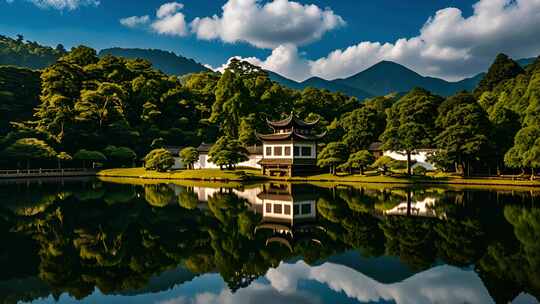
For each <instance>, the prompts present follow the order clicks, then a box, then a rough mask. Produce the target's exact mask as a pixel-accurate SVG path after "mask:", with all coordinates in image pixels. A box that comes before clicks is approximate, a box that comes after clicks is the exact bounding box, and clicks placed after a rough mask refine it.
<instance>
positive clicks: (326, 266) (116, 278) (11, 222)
mask: <svg viewBox="0 0 540 304" xmlns="http://www.w3.org/2000/svg"><path fill="white" fill-rule="evenodd" d="M0 198H1V199H0V235H1V239H2V242H1V243H0V269H1V271H0V303H27V302H31V303H56V302H58V303H78V302H82V303H162V304H176V303H178V304H185V303H257V304H266V303H398V304H402V303H509V302H511V303H537V302H538V301H537V299H540V207H539V206H540V205H539V204H540V189H537V190H534V189H527V188H493V189H482V188H481V187H477V188H453V187H405V186H399V185H375V184H372V185H361V184H356V185H350V186H336V185H332V184H318V185H312V184H287V183H275V184H272V183H267V184H252V185H251V184H249V185H240V184H229V185H227V184H212V183H191V184H190V183H188V182H185V183H179V184H172V183H170V184H167V183H165V184H163V183H158V182H152V183H149V184H145V183H144V182H142V181H137V180H132V181H130V180H118V183H117V182H115V181H114V180H113V181H100V180H94V179H72V180H31V181H29V180H19V181H11V182H9V181H3V182H1V183H0Z"/></svg>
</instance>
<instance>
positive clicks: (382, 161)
mask: <svg viewBox="0 0 540 304" xmlns="http://www.w3.org/2000/svg"><path fill="white" fill-rule="evenodd" d="M394 162H395V160H394V159H393V158H391V157H390V156H387V155H385V156H381V157H379V158H378V159H377V160H376V161H375V162H374V163H373V167H375V168H378V169H379V170H380V171H381V174H382V175H384V174H386V171H388V168H389V167H391V166H392V165H393V163H394Z"/></svg>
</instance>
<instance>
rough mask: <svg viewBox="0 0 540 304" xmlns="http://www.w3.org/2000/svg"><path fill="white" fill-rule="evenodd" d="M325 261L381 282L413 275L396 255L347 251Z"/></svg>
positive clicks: (392, 281)
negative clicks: (366, 254) (379, 255)
mask: <svg viewBox="0 0 540 304" xmlns="http://www.w3.org/2000/svg"><path fill="white" fill-rule="evenodd" d="M325 262H329V263H334V264H339V265H343V266H347V267H349V268H351V269H354V270H356V271H358V272H359V273H363V274H364V275H366V276H368V277H370V278H372V279H374V280H376V281H378V282H381V283H386V284H389V283H396V282H400V281H403V280H405V279H406V278H408V277H410V276H412V275H414V273H415V272H414V271H413V270H411V269H410V268H409V267H407V266H406V265H405V264H403V263H402V262H401V261H400V260H399V258H398V257H391V256H382V257H370V258H368V257H364V256H362V255H361V254H360V253H359V252H357V251H348V252H345V253H343V254H339V255H335V256H332V257H330V258H328V259H327V260H326V261H325Z"/></svg>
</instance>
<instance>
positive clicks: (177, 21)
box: [120, 2, 188, 36]
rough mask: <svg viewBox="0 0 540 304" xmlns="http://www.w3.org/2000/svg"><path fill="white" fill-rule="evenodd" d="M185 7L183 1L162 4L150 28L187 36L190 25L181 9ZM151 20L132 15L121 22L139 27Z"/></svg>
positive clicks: (160, 32) (162, 32) (163, 33)
mask: <svg viewBox="0 0 540 304" xmlns="http://www.w3.org/2000/svg"><path fill="white" fill-rule="evenodd" d="M183 8H184V5H183V4H182V3H178V2H169V3H165V4H163V5H161V6H160V7H159V8H158V9H157V10H156V19H154V20H152V23H151V24H150V29H151V30H152V31H154V32H156V33H158V34H161V35H169V36H186V35H187V34H188V27H187V23H186V17H185V16H184V14H183V13H182V12H180V10H182V9H183ZM149 22H150V17H149V16H148V15H145V16H132V17H127V18H122V19H120V23H121V24H122V25H124V26H126V27H131V28H134V27H138V26H142V25H146V24H148V23H149Z"/></svg>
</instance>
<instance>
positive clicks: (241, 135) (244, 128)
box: [238, 113, 259, 147]
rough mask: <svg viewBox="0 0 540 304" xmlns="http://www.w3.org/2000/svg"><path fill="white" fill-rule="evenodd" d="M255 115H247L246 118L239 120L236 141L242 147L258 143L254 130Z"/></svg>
mask: <svg viewBox="0 0 540 304" xmlns="http://www.w3.org/2000/svg"><path fill="white" fill-rule="evenodd" d="M256 121H257V119H256V115H255V114H254V113H252V114H249V116H247V117H242V119H241V120H240V128H239V129H238V140H239V141H240V143H241V144H242V145H243V146H244V147H247V146H252V145H255V144H257V143H258V142H259V139H258V138H257V134H256V133H257V131H256V129H255V123H256Z"/></svg>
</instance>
